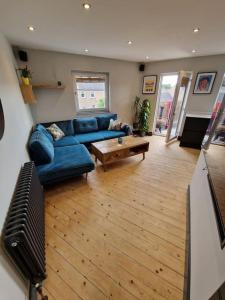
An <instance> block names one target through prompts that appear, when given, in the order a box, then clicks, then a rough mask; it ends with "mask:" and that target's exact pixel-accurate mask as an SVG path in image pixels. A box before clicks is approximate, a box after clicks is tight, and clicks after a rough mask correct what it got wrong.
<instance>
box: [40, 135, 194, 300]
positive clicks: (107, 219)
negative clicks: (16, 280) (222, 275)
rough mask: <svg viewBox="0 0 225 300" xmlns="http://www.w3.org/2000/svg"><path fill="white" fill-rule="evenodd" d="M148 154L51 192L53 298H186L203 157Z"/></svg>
mask: <svg viewBox="0 0 225 300" xmlns="http://www.w3.org/2000/svg"><path fill="white" fill-rule="evenodd" d="M146 139H148V140H149V142H150V147H149V152H148V153H147V154H146V159H145V160H144V161H142V160H141V159H142V155H139V156H135V157H132V158H129V159H126V160H123V161H120V162H117V163H114V164H112V165H110V166H109V167H108V171H107V172H103V169H102V167H101V165H100V163H98V165H97V167H96V170H95V171H93V172H92V173H90V174H89V175H88V180H87V181H86V180H85V178H79V179H73V180H70V181H67V182H65V183H63V184H60V185H57V186H55V187H51V188H48V190H46V192H45V196H46V242H47V248H46V252H47V273H48V278H47V280H46V282H45V291H46V292H47V293H48V295H49V299H60V300H61V299H63V300H76V299H85V300H86V299H88V300H99V299H115V300H128V299H129V300H133V299H157V300H158V299H159V300H160V299H172V300H176V299H182V298H183V286H184V261H185V238H186V201H187V198H186V193H187V186H188V184H189V183H190V180H191V177H192V173H193V171H194V167H195V163H196V161H197V158H198V155H199V151H198V150H193V149H188V148H180V147H179V144H178V143H177V142H175V143H172V144H171V145H169V146H166V145H165V143H164V138H161V137H157V136H153V137H147V138H146Z"/></svg>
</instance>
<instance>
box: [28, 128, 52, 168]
mask: <svg viewBox="0 0 225 300" xmlns="http://www.w3.org/2000/svg"><path fill="white" fill-rule="evenodd" d="M29 150H30V156H31V159H32V160H33V161H34V163H35V164H36V165H42V164H47V163H50V162H51V161H52V160H53V158H54V147H53V144H52V142H50V140H49V139H48V138H47V136H46V135H45V134H44V133H43V132H40V131H37V130H36V131H34V132H33V133H32V134H31V137H30V140H29Z"/></svg>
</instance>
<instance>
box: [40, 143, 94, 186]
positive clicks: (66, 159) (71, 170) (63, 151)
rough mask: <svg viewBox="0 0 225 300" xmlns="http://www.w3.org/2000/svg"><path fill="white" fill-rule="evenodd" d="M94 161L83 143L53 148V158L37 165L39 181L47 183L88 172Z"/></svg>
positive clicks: (92, 167)
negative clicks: (46, 162) (48, 161)
mask: <svg viewBox="0 0 225 300" xmlns="http://www.w3.org/2000/svg"><path fill="white" fill-rule="evenodd" d="M94 168H95V165H94V162H93V160H92V158H91V155H90V154H89V152H88V150H87V148H86V147H85V146H84V145H74V146H65V147H57V148H55V156H54V160H53V161H52V162H51V163H49V164H45V165H41V166H38V167H37V172H38V175H39V178H40V180H41V183H43V184H48V183H53V182H56V181H61V180H62V179H66V178H69V177H73V176H77V175H81V174H83V173H86V172H90V171H92V170H93V169H94Z"/></svg>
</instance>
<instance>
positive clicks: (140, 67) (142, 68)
mask: <svg viewBox="0 0 225 300" xmlns="http://www.w3.org/2000/svg"><path fill="white" fill-rule="evenodd" d="M144 70H145V64H140V65H139V71H140V72H144Z"/></svg>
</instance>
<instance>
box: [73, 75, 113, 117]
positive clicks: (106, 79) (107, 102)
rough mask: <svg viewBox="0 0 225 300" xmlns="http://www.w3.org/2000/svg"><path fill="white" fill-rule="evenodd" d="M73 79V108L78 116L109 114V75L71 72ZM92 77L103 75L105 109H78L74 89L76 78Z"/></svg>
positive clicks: (76, 93)
mask: <svg viewBox="0 0 225 300" xmlns="http://www.w3.org/2000/svg"><path fill="white" fill-rule="evenodd" d="M71 73H72V79H73V90H74V99H75V107H76V111H77V113H78V114H92V113H93V114H96V113H101V112H109V108H110V87H109V73H107V72H85V71H72V72H71ZM84 75H85V76H90V77H91V76H93V75H96V76H98V75H104V76H105V108H89V109H80V108H79V102H78V97H77V96H78V92H77V89H76V76H84Z"/></svg>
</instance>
